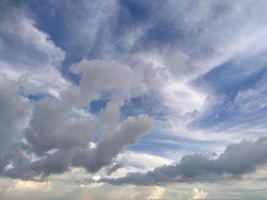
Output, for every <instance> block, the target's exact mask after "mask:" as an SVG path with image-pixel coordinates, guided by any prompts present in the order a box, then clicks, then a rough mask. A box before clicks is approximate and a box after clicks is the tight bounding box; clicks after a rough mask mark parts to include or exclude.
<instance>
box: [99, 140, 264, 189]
mask: <svg viewBox="0 0 267 200" xmlns="http://www.w3.org/2000/svg"><path fill="white" fill-rule="evenodd" d="M266 162H267V138H266V137H262V138H259V139H258V140H256V141H248V140H243V141H242V142H240V143H239V144H231V145H229V146H227V148H226V149H225V151H224V152H223V153H222V154H221V155H220V156H219V157H218V158H217V159H210V158H209V157H208V156H206V155H201V154H193V155H186V156H184V157H183V158H182V159H181V162H180V163H178V164H173V165H164V166H161V167H158V168H155V169H154V170H153V171H149V172H147V173H145V174H141V173H131V174H128V175H127V176H125V177H121V178H117V179H107V180H104V181H107V182H109V183H112V184H137V185H139V184H140V185H153V184H158V183H169V182H184V181H185V182H192V181H200V182H202V181H203V182H207V181H215V180H220V179H221V178H222V177H223V175H229V176H230V177H231V178H236V177H240V176H241V175H243V174H246V173H250V172H253V171H254V170H256V168H257V167H258V166H260V165H263V164H265V163H266Z"/></svg>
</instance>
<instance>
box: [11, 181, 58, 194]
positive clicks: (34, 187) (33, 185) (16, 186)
mask: <svg viewBox="0 0 267 200" xmlns="http://www.w3.org/2000/svg"><path fill="white" fill-rule="evenodd" d="M52 189H53V185H52V183H51V182H49V181H45V182H36V181H24V180H15V181H14V182H13V184H12V185H11V186H10V187H9V188H8V189H7V192H49V191H51V190H52Z"/></svg>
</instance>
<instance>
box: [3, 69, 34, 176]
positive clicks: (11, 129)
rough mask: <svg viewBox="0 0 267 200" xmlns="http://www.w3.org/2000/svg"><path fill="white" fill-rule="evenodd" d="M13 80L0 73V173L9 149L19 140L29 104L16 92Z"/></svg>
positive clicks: (5, 162) (27, 115) (28, 110)
mask: <svg viewBox="0 0 267 200" xmlns="http://www.w3.org/2000/svg"><path fill="white" fill-rule="evenodd" d="M17 89H18V85H17V83H16V82H15V81H10V80H7V79H5V77H4V76H2V75H1V74H0V138H1V139H0V173H1V171H3V168H4V167H5V165H6V164H7V157H8V155H9V153H10V150H12V149H13V148H14V146H16V143H17V142H19V141H21V139H22V137H23V136H22V135H21V132H22V130H23V128H24V127H25V124H26V121H27V119H28V117H29V112H30V110H31V105H30V104H29V103H28V102H27V101H26V100H25V99H24V98H23V97H21V96H19V95H18V94H17Z"/></svg>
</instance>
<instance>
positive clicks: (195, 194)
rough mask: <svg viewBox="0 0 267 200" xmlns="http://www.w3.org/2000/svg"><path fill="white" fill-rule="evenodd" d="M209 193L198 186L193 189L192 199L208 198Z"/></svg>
mask: <svg viewBox="0 0 267 200" xmlns="http://www.w3.org/2000/svg"><path fill="white" fill-rule="evenodd" d="M207 196H208V193H207V192H205V191H204V190H200V189H198V188H193V190H192V199H206V197H207Z"/></svg>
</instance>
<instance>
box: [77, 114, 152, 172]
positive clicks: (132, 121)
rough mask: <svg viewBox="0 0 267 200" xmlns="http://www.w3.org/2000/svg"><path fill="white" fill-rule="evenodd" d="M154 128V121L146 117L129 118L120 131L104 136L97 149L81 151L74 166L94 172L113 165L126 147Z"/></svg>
mask: <svg viewBox="0 0 267 200" xmlns="http://www.w3.org/2000/svg"><path fill="white" fill-rule="evenodd" d="M152 126H153V122H152V120H151V119H150V118H149V117H147V116H144V115H141V116H139V117H138V118H132V117H129V118H128V119H127V120H125V121H124V122H123V124H122V125H121V126H120V127H119V128H118V130H116V131H114V132H113V133H110V134H106V135H104V136H103V138H102V139H101V141H100V142H99V144H98V145H97V147H96V148H95V149H93V150H91V152H90V151H80V152H78V153H77V154H76V155H75V157H74V164H75V165H77V166H84V167H85V168H86V169H88V170H89V171H92V172H96V171H98V170H99V169H100V168H101V167H102V166H106V165H108V164H110V163H111V161H112V158H114V157H115V156H116V155H118V154H119V153H120V152H121V151H122V149H123V148H124V147H125V146H126V145H131V144H134V143H135V142H136V141H137V140H138V139H139V138H140V137H142V136H143V135H144V134H145V133H148V132H149V131H150V130H151V128H152Z"/></svg>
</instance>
